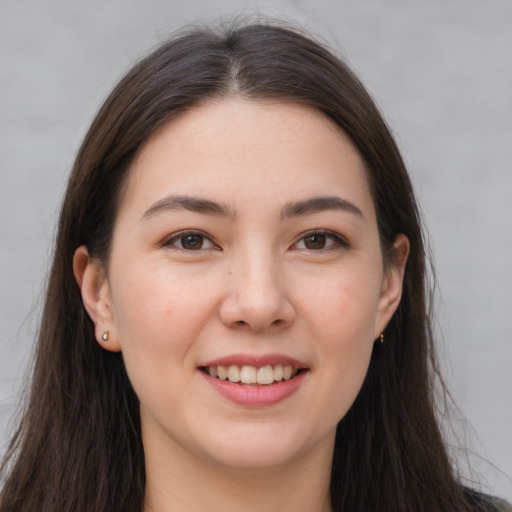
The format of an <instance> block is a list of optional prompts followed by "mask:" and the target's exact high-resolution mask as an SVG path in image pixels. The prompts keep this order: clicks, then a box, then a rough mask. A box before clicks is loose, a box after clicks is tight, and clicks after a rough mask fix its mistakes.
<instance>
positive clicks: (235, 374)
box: [228, 364, 240, 382]
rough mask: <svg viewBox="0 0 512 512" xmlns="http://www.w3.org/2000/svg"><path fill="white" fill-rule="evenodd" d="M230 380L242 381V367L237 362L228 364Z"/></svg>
mask: <svg viewBox="0 0 512 512" xmlns="http://www.w3.org/2000/svg"><path fill="white" fill-rule="evenodd" d="M228 379H229V382H240V368H238V366H236V364H232V365H230V366H228Z"/></svg>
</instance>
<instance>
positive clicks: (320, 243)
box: [292, 231, 349, 252]
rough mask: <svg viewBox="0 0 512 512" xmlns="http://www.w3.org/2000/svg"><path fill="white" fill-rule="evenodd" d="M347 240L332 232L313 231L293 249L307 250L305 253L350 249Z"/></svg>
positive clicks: (294, 245)
mask: <svg viewBox="0 0 512 512" xmlns="http://www.w3.org/2000/svg"><path fill="white" fill-rule="evenodd" d="M348 246H349V244H348V243H347V241H346V239H345V238H344V237H342V236H341V235H339V234H337V233H332V232H330V231H313V232H311V231H310V232H309V233H307V234H306V235H305V236H303V237H302V238H301V239H300V240H298V241H297V242H296V243H295V244H293V246H292V249H298V250H305V251H313V252H315V251H327V250H330V249H332V250H334V249H337V248H339V249H341V248H344V247H348Z"/></svg>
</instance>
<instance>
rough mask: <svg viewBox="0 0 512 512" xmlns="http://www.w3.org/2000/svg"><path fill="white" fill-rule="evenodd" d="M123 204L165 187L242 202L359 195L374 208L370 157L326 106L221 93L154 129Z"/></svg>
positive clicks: (144, 203)
mask: <svg viewBox="0 0 512 512" xmlns="http://www.w3.org/2000/svg"><path fill="white" fill-rule="evenodd" d="M126 185H127V186H126V187H125V194H124V198H123V199H122V201H121V209H122V208H125V207H126V206H130V207H137V208H139V209H142V208H147V207H148V206H149V205H150V204H151V203H152V202H154V201H156V200H158V199H159V198H162V197H164V196H165V195H166V194H184V195H186V194H194V195H201V196H205V197H210V198H212V199H221V200H223V201H224V202H229V203H230V204H231V205H232V206H234V207H235V208H241V207H243V206H244V205H248V204H251V203H253V202H255V201H256V199H258V198H259V199H261V200H262V201H266V202H267V204H268V206H269V207H272V206H273V205H274V204H275V206H276V207H278V204H279V203H283V202H286V201H287V200H300V199H304V198H306V197H307V196H313V195H325V194H326V193H329V194H333V193H334V194H340V195H350V196H353V197H354V198H355V197H357V198H358V201H359V202H361V203H362V207H363V208H367V209H370V210H373V203H372V201H371V194H370V190H369V184H368V180H367V173H366V169H365V164H364V161H363V159H362V158H361V156H360V154H359V152H358V151H357V149H356V148H355V147H354V145H353V143H352V142H351V141H350V139H349V138H348V137H347V136H346V135H345V134H344V133H343V132H342V131H341V129H340V128H339V127H338V126H336V125H335V124H334V122H332V121H331V120H330V119H329V118H328V117H327V116H325V115H324V114H323V113H321V112H319V111H317V110H316V109H313V108H311V107H307V106H303V105H298V104H293V103H281V102H269V101H266V102H261V101H253V100H244V99H222V100H218V101H210V102H208V103H204V104H201V105H199V106H196V107H194V108H193V109H191V110H189V111H187V112H186V113H185V114H184V115H183V116H181V117H180V118H178V119H176V120H173V121H170V122H169V123H167V124H166V125H164V126H163V127H162V128H161V129H160V130H159V131H158V132H157V133H156V134H154V135H153V136H152V137H151V138H150V139H149V141H148V142H147V143H146V144H145V146H144V147H143V148H142V149H141V151H140V152H139V154H138V156H137V158H136V159H135V161H134V163H133V165H132V168H131V170H130V175H129V178H128V182H127V184H126Z"/></svg>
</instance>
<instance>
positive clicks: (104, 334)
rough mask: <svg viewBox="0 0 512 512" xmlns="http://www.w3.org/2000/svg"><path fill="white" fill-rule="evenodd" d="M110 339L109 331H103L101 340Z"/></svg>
mask: <svg viewBox="0 0 512 512" xmlns="http://www.w3.org/2000/svg"><path fill="white" fill-rule="evenodd" d="M109 337H110V331H105V332H104V333H103V334H102V335H101V339H102V340H103V341H108V338H109Z"/></svg>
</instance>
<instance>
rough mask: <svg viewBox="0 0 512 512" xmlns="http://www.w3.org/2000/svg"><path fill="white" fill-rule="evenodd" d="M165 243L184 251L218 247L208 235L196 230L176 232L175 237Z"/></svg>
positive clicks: (167, 245)
mask: <svg viewBox="0 0 512 512" xmlns="http://www.w3.org/2000/svg"><path fill="white" fill-rule="evenodd" d="M163 245H164V247H171V248H175V249H180V250H183V251H201V250H208V249H218V247H217V246H216V245H215V244H214V243H213V242H212V240H211V239H210V238H209V237H208V236H206V235H203V234H201V233H198V232H195V231H182V232H181V233H176V234H175V235H174V236H173V237H171V238H169V239H168V240H167V241H165V242H164V244H163Z"/></svg>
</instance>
